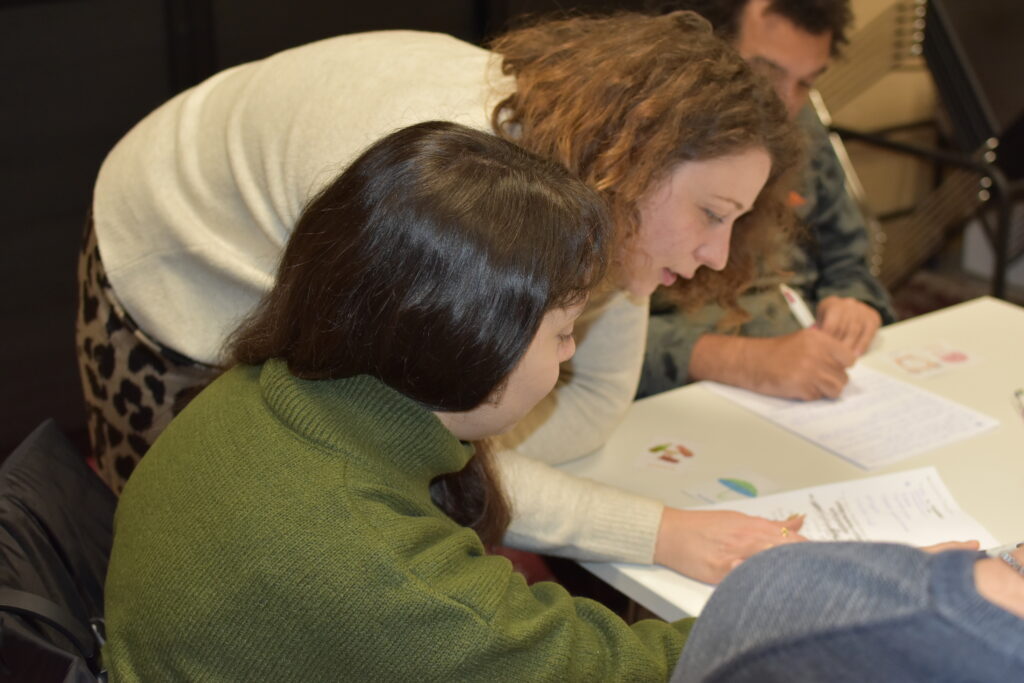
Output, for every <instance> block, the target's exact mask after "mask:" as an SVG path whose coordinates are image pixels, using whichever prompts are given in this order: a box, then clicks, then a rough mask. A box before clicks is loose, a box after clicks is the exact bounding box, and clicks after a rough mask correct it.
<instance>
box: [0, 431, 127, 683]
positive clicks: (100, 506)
mask: <svg viewBox="0 0 1024 683" xmlns="http://www.w3.org/2000/svg"><path fill="white" fill-rule="evenodd" d="M116 503H117V499H116V497H115V496H114V494H113V493H112V492H111V491H110V489H109V488H107V486H106V484H104V483H103V482H102V481H101V480H100V478H99V477H98V476H96V474H95V473H94V472H93V471H92V470H91V469H90V468H89V466H88V465H87V464H86V463H85V461H84V460H83V458H82V456H81V455H80V454H79V453H78V452H77V451H76V450H75V448H74V446H72V445H71V444H70V443H69V442H68V440H67V439H66V438H65V437H64V435H63V434H61V433H60V430H59V429H57V426H56V425H55V424H54V422H53V421H52V420H47V421H46V422H44V423H43V424H42V425H40V426H39V427H38V428H36V430H35V431H34V432H32V434H30V435H29V437H28V438H27V439H25V441H24V442H22V444H21V445H20V446H18V448H17V449H15V451H14V452H13V453H11V455H10V456H8V458H7V460H6V461H4V463H3V464H2V465H0V681H40V682H43V681H95V680H97V678H98V677H99V678H100V679H102V678H103V675H102V674H101V673H100V664H99V647H100V645H101V644H102V616H103V581H104V578H105V576H106V572H107V563H108V561H109V557H110V547H111V543H112V538H113V533H112V527H113V517H114V507H115V505H116Z"/></svg>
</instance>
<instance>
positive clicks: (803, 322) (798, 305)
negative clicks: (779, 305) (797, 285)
mask: <svg viewBox="0 0 1024 683" xmlns="http://www.w3.org/2000/svg"><path fill="white" fill-rule="evenodd" d="M779 292H781V293H782V298H783V299H785V300H786V305H787V306H789V311H790V313H792V314H793V317H794V318H796V321H797V322H798V323H800V326H801V327H803V328H808V327H814V326H815V324H816V323H817V321H816V320H815V319H814V314H813V313H811V309H810V308H808V307H807V303H806V302H805V301H804V300H803V297H801V296H800V295H799V294H797V293H796V290H794V289H793V288H792V287H789V286H787V285H785V284H780V285H779Z"/></svg>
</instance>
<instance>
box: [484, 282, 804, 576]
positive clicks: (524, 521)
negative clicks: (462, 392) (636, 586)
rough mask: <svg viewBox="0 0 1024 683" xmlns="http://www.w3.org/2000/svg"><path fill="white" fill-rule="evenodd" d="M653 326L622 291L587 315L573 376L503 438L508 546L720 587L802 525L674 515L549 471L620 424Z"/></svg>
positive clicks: (793, 537) (500, 459)
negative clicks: (668, 571) (647, 568)
mask: <svg viewBox="0 0 1024 683" xmlns="http://www.w3.org/2000/svg"><path fill="white" fill-rule="evenodd" d="M646 320H647V302H646V301H643V302H635V301H631V300H629V299H628V298H627V297H626V296H624V295H622V294H617V295H616V296H615V297H614V298H613V299H612V300H611V301H610V302H608V303H607V304H606V305H604V306H598V307H595V308H594V310H592V311H587V312H586V313H584V317H581V319H580V321H579V322H578V323H577V336H578V338H579V343H578V346H577V351H576V356H575V357H574V359H573V363H572V373H571V375H569V376H567V377H566V378H565V380H564V381H563V382H562V383H560V384H559V386H558V387H557V388H556V390H555V392H554V393H553V394H552V395H551V396H549V397H548V398H547V399H545V401H543V402H542V403H541V404H540V405H539V406H538V407H537V408H536V409H534V411H533V412H532V413H531V414H530V415H529V416H527V418H526V420H524V422H523V423H521V424H520V425H518V426H517V427H516V428H515V429H513V430H512V431H511V432H510V433H509V434H506V435H504V436H503V437H500V438H499V439H497V441H496V444H497V447H498V448H497V453H496V456H497V457H496V458H495V460H496V462H497V463H498V467H499V470H500V475H501V478H502V483H503V486H504V487H505V490H506V492H507V493H508V496H509V499H510V502H511V503H512V508H513V521H512V525H511V526H510V528H509V531H508V533H507V534H506V536H505V542H506V543H507V544H508V545H511V546H514V547H517V548H522V549H525V550H533V551H536V552H544V553H550V554H555V555H560V556H564V557H569V558H571V559H577V560H591V561H617V562H632V563H639V564H651V563H658V564H663V565H665V566H668V567H670V568H672V569H675V570H677V571H680V572H682V573H684V574H687V575H688V576H691V577H693V578H697V579H700V580H703V581H708V582H714V583H717V582H718V581H720V580H721V579H722V577H724V576H725V575H726V574H727V573H728V572H729V570H730V569H732V567H733V566H735V565H736V564H737V563H738V562H740V561H742V560H743V559H745V558H747V557H749V556H750V555H752V554H754V553H756V552H759V551H761V550H764V549H765V548H769V547H772V546H774V545H778V544H780V543H789V542H793V541H799V540H802V537H800V536H799V535H798V534H797V533H787V535H785V536H783V534H782V531H781V530H782V527H783V526H786V527H787V529H788V531H792V532H796V531H798V530H799V528H800V523H799V521H797V520H792V521H786V522H777V521H769V520H765V519H761V518H758V517H750V516H748V515H743V514H740V513H735V512H724V511H723V512H697V511H685V510H679V509H675V508H670V507H666V506H664V505H663V504H662V503H661V502H660V501H657V500H654V499H652V498H647V497H644V496H638V495H635V494H632V493H628V492H626V491H623V490H621V489H617V488H614V487H611V486H605V485H602V484H597V483H594V482H592V481H589V480H585V479H580V478H578V477H575V476H572V475H570V474H567V473H565V472H562V471H560V470H556V469H554V468H552V467H551V466H550V465H549V464H547V463H558V462H565V461H567V460H570V459H572V458H576V457H580V456H582V455H586V454H589V453H591V452H593V451H594V450H596V449H598V448H600V447H601V446H603V445H604V443H605V441H607V439H608V438H609V437H610V435H611V433H612V431H614V429H615V427H617V426H618V424H619V422H620V421H621V420H622V417H623V415H624V414H625V412H626V409H627V408H628V407H629V405H630V403H631V399H632V396H633V393H634V391H635V389H636V383H637V376H638V375H639V371H640V363H641V360H642V355H643V344H644V339H645V333H646ZM542 461H544V462H542Z"/></svg>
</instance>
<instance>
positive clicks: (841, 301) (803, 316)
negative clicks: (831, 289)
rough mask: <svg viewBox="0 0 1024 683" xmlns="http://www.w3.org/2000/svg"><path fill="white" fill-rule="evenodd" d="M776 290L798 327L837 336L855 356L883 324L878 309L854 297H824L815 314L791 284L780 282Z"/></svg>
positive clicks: (864, 347)
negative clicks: (780, 294) (784, 301)
mask: <svg viewBox="0 0 1024 683" xmlns="http://www.w3.org/2000/svg"><path fill="white" fill-rule="evenodd" d="M779 291H780V292H781V293H782V297H783V298H784V299H785V300H786V305H787V306H789V310H790V312H792V314H793V317H794V318H796V321H797V322H798V323H800V326H801V327H803V328H805V329H806V328H810V327H816V328H818V329H820V330H821V331H822V332H824V333H826V334H828V335H829V336H831V337H833V338H835V339H838V340H839V341H840V342H842V343H843V344H844V345H846V347H847V348H849V349H850V350H851V351H853V353H854V354H856V355H857V356H861V355H863V354H864V352H865V351H867V350H868V347H869V346H870V345H871V340H872V339H874V338H875V333H876V332H878V328H879V327H881V325H882V316H881V315H879V313H878V311H876V310H875V309H874V308H872V307H871V306H868V305H867V304H865V303H863V302H861V301H858V300H856V299H851V298H849V297H842V296H829V297H825V298H824V299H822V300H821V302H820V303H819V304H818V315H817V317H815V315H814V314H813V313H811V310H810V308H808V306H807V304H806V303H805V302H804V300H803V298H802V297H801V296H800V295H799V294H797V292H796V291H795V290H793V289H792V288H791V287H788V286H786V285H784V284H782V285H779Z"/></svg>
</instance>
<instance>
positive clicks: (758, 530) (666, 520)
mask: <svg viewBox="0 0 1024 683" xmlns="http://www.w3.org/2000/svg"><path fill="white" fill-rule="evenodd" d="M803 523H804V519H803V516H800V515H795V516H793V517H790V518H789V519H787V520H785V521H782V522H779V521H772V520H770V519H764V518H762V517H752V516H750V515H745V514H743V513H742V512H734V511H732V510H679V509H676V508H669V507H666V508H665V511H664V512H663V513H662V516H661V527H660V529H659V531H658V542H657V547H656V548H655V551H654V561H655V562H656V563H658V564H662V565H665V566H666V567H669V568H671V569H675V570H676V571H677V572H679V573H681V574H685V575H686V576H689V577H691V578H694V579H697V580H698V581H704V582H706V583H718V582H719V581H721V580H722V579H723V578H725V575H726V574H728V573H729V572H730V571H732V570H733V569H734V568H735V567H736V566H738V565H739V564H740V563H741V562H743V560H745V559H747V558H748V557H750V556H751V555H754V554H755V553H759V552H761V551H762V550H767V549H768V548H773V547H775V546H777V545H782V544H784V543H797V542H800V541H806V540H807V539H806V538H804V537H803V536H801V535H800V534H799V533H797V532H799V531H800V527H801V526H803Z"/></svg>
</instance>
